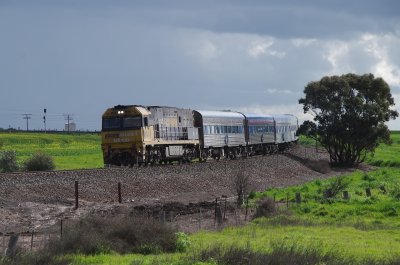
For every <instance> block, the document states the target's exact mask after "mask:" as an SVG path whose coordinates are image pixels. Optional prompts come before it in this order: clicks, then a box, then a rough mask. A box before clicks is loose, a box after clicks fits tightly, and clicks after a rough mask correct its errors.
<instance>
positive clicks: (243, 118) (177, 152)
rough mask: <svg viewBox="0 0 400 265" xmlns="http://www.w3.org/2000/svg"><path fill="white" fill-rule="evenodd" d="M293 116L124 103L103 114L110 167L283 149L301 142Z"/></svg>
mask: <svg viewBox="0 0 400 265" xmlns="http://www.w3.org/2000/svg"><path fill="white" fill-rule="evenodd" d="M297 129H298V120H297V118H296V117H295V116H293V115H290V114H284V115H260V114H250V113H241V112H235V111H203V110H192V109H183V108H176V107H162V106H141V105H128V106H126V105H118V106H115V107H113V108H109V109H107V110H106V111H105V112H104V114H103V116H102V131H101V139H102V144H101V146H102V151H103V158H104V164H105V165H117V166H121V165H124V166H128V165H129V166H133V165H135V164H137V165H142V164H145V165H147V164H149V163H150V164H155V163H172V162H173V161H179V162H190V161H191V160H193V159H199V160H200V161H206V160H207V159H208V158H213V159H216V160H218V159H220V158H221V157H225V158H232V159H234V158H237V157H243V156H251V155H256V154H268V153H273V152H277V151H282V150H285V149H287V148H288V147H290V146H291V145H292V144H293V143H295V142H296V141H297V136H296V131H297Z"/></svg>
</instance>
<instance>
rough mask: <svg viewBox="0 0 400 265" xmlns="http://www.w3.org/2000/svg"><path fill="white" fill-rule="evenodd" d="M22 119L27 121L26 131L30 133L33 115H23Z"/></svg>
mask: <svg viewBox="0 0 400 265" xmlns="http://www.w3.org/2000/svg"><path fill="white" fill-rule="evenodd" d="M22 116H23V117H22V119H24V120H26V131H29V120H30V119H31V116H32V114H31V113H25V114H22Z"/></svg>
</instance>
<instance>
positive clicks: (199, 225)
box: [199, 207, 201, 231]
mask: <svg viewBox="0 0 400 265" xmlns="http://www.w3.org/2000/svg"><path fill="white" fill-rule="evenodd" d="M200 230H201V207H199V231H200Z"/></svg>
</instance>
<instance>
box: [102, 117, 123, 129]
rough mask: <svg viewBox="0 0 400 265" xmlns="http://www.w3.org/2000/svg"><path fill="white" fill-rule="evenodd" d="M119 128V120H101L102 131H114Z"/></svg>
mask: <svg viewBox="0 0 400 265" xmlns="http://www.w3.org/2000/svg"><path fill="white" fill-rule="evenodd" d="M120 128H121V118H107V119H103V130H116V129H120Z"/></svg>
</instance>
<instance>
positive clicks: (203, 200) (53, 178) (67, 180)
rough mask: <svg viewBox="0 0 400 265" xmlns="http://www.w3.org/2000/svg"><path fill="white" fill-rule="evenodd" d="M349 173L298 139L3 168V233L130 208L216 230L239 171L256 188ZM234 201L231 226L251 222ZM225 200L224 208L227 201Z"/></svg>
mask: <svg viewBox="0 0 400 265" xmlns="http://www.w3.org/2000/svg"><path fill="white" fill-rule="evenodd" d="M344 172H346V171H342V170H332V169H330V168H329V166H328V162H327V154H326V153H324V152H322V151H320V150H319V151H318V152H317V151H316V150H315V148H305V147H302V146H297V147H295V148H293V149H292V150H290V151H289V152H287V153H284V154H276V155H267V156H256V157H249V158H246V159H237V160H220V161H208V162H206V163H192V164H183V165H170V166H153V167H141V168H107V169H93V170H73V171H50V172H37V173H27V172H24V173H13V174H4V173H3V174H0V216H1V219H0V233H1V234H3V235H5V234H10V233H24V232H26V233H31V232H32V231H35V232H44V231H48V230H49V229H53V230H54V229H55V230H57V229H59V228H58V227H59V226H60V222H61V220H70V219H75V218H79V217H82V216H85V215H88V214H93V213H97V214H104V215H113V214H118V213H120V212H129V211H139V212H146V213H147V214H149V213H151V214H152V215H153V216H158V217H157V218H161V219H162V220H163V221H164V220H166V221H168V220H170V221H171V220H173V222H172V223H173V225H175V226H176V227H177V228H178V229H179V230H182V231H187V232H193V231H197V230H199V229H215V228H218V227H220V225H218V224H217V223H216V219H215V216H214V215H215V199H216V198H218V199H219V200H220V201H221V198H222V196H223V197H227V198H228V201H230V202H231V204H232V205H233V204H234V202H235V196H236V193H235V187H234V179H235V177H236V176H237V175H238V174H243V175H245V176H248V177H249V183H250V186H251V188H250V189H251V190H254V191H262V190H265V189H266V188H268V187H285V186H290V185H295V184H300V183H304V182H307V181H310V180H313V179H317V178H319V179H322V178H328V177H331V176H334V175H339V174H343V173H344ZM75 181H78V190H79V208H78V209H75ZM118 182H119V183H121V195H122V203H121V204H120V203H118ZM231 204H229V203H228V210H227V211H226V212H225V214H226V221H225V222H224V225H230V224H231V225H240V224H242V223H244V220H245V218H246V217H245V212H244V211H245V210H244V209H240V210H237V209H236V210H235V209H234V208H233V207H230V206H229V205H231ZM219 206H220V207H221V208H224V203H220V204H219ZM171 212H172V213H171ZM250 215H251V213H248V216H250ZM168 218H169V219H168ZM161 219H160V220H161Z"/></svg>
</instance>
